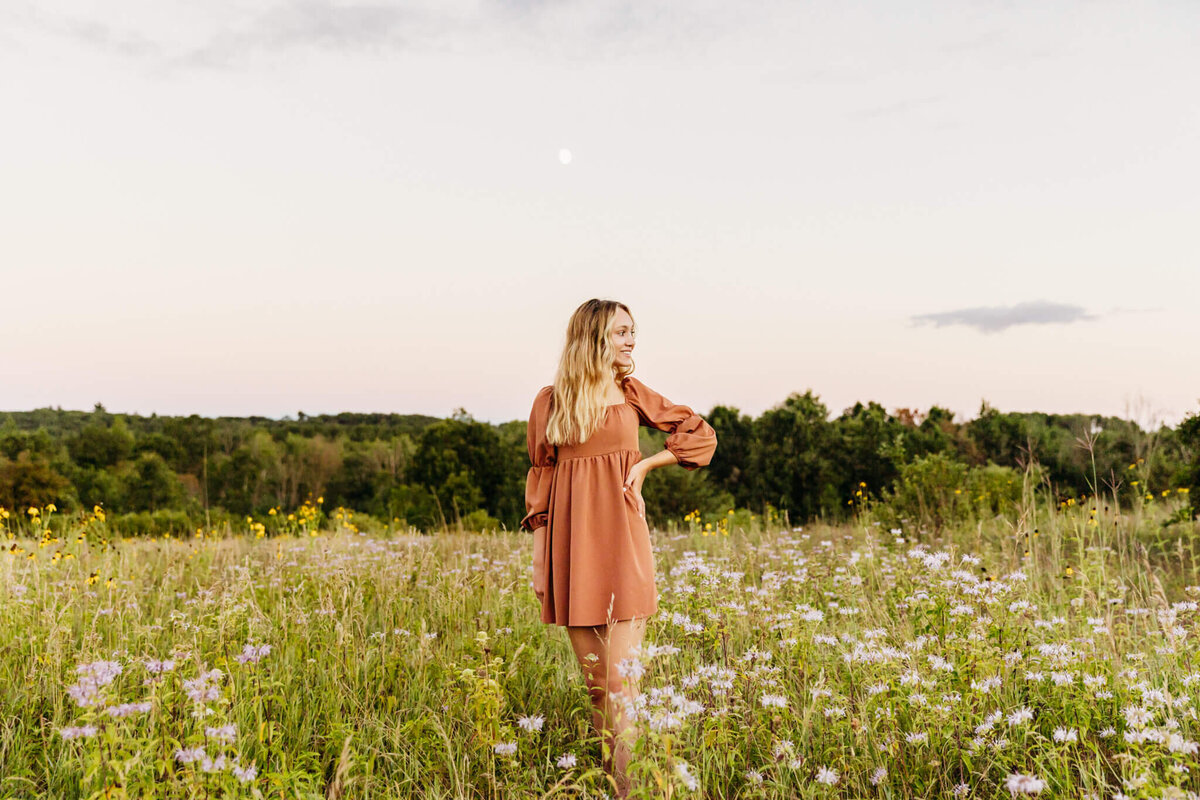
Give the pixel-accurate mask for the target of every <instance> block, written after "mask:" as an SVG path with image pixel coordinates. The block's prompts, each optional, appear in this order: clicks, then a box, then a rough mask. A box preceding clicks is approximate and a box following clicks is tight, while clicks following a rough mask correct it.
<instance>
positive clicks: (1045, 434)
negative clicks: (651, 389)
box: [0, 391, 1200, 531]
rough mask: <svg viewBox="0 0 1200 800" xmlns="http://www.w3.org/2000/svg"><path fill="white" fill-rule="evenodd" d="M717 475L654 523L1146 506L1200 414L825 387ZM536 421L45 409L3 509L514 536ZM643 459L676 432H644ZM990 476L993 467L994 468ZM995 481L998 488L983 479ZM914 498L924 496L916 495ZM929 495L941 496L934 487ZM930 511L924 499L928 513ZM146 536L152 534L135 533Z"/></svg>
mask: <svg viewBox="0 0 1200 800" xmlns="http://www.w3.org/2000/svg"><path fill="white" fill-rule="evenodd" d="M701 415H702V416H703V417H704V418H705V419H706V420H707V421H708V422H709V423H710V424H711V425H712V426H713V428H714V429H715V430H716V431H717V437H718V447H717V452H716V455H715V456H714V458H713V460H712V463H711V464H710V465H709V467H708V468H706V469H702V470H696V471H687V470H682V469H661V470H654V471H653V472H652V473H651V474H650V475H649V476H648V478H647V480H646V484H645V487H644V491H643V494H644V496H645V498H646V503H647V514H648V517H649V518H650V519H651V521H652V522H658V523H661V522H663V521H665V520H667V519H681V518H682V517H683V516H684V515H686V514H688V513H689V512H692V511H695V510H699V511H700V512H701V513H702V514H704V515H714V514H724V513H727V512H728V510H730V509H748V510H750V511H753V512H756V513H764V512H765V511H767V510H768V509H770V510H771V511H772V512H776V511H777V512H779V513H785V512H786V514H787V515H788V518H789V519H790V520H791V521H793V522H802V521H804V520H809V519H813V518H817V517H821V518H826V519H836V518H839V517H842V516H844V515H846V514H848V513H850V512H851V511H852V510H853V507H854V504H855V502H856V499H857V500H862V499H865V498H875V499H882V498H896V497H898V496H902V495H903V493H904V492H905V491H906V490H912V486H913V484H912V482H913V481H914V480H921V481H926V482H928V481H929V480H931V479H932V478H931V477H930V476H935V475H936V476H940V477H937V480H940V481H942V482H943V483H944V482H946V481H950V482H958V483H961V484H962V485H963V486H967V485H968V483H970V481H969V480H968V479H969V478H970V476H972V475H978V476H985V475H990V476H991V478H990V480H991V484H988V485H991V486H992V488H991V489H987V488H983V489H981V488H979V487H981V486H984V485H985V483H986V481H985V482H984V483H980V482H979V481H978V480H976V481H975V482H974V483H970V488H971V489H972V491H975V492H976V493H977V494H978V495H979V496H983V495H986V494H988V493H989V492H996V493H1000V492H1001V490H1000V489H998V488H996V487H998V486H1000V485H1007V484H1011V483H1012V481H1013V475H1015V474H1017V472H1018V471H1022V470H1024V469H1025V467H1026V466H1027V465H1030V464H1036V465H1037V469H1038V475H1039V478H1040V480H1042V481H1043V482H1044V483H1045V485H1046V486H1047V487H1049V488H1050V489H1051V490H1052V491H1053V492H1054V493H1055V494H1056V495H1058V496H1061V497H1064V498H1066V497H1074V496H1080V495H1085V494H1088V493H1089V492H1092V491H1100V490H1101V489H1104V490H1105V491H1108V492H1111V493H1114V495H1115V496H1117V497H1120V496H1122V495H1124V496H1127V497H1128V498H1130V499H1131V500H1132V499H1137V498H1141V497H1142V496H1143V495H1147V494H1149V493H1154V492H1162V491H1168V490H1174V489H1181V490H1183V491H1186V490H1187V489H1190V488H1195V491H1192V492H1191V494H1190V497H1191V502H1192V504H1193V505H1195V504H1196V503H1197V502H1200V486H1198V485H1200V416H1198V415H1197V414H1192V415H1190V416H1189V417H1188V418H1187V419H1185V420H1184V421H1183V422H1182V423H1181V424H1180V425H1179V426H1178V427H1176V428H1171V427H1169V426H1161V427H1159V428H1158V429H1157V430H1152V431H1151V430H1143V429H1142V428H1141V427H1140V426H1139V425H1138V424H1137V423H1135V422H1132V421H1130V420H1125V419H1121V418H1117V417H1106V416H1097V415H1087V414H1042V413H1002V412H1000V411H997V410H996V409H995V408H992V407H990V406H989V405H988V404H987V403H984V404H983V405H982V407H981V408H980V411H979V414H978V415H977V416H976V417H975V418H974V419H970V420H966V421H958V420H955V419H954V415H953V414H952V413H951V412H949V411H947V410H945V409H942V408H939V407H937V406H934V407H931V408H930V409H929V410H928V411H926V412H920V411H917V410H913V409H897V410H896V411H894V412H888V411H886V410H885V409H884V407H883V406H881V405H879V404H878V403H874V402H871V403H867V404H863V403H856V404H855V405H854V406H852V407H850V408H847V409H845V410H844V411H842V412H841V414H840V415H838V416H833V415H832V414H831V413H830V410H829V409H828V408H827V407H826V405H825V404H824V403H823V402H821V400H820V398H819V397H818V396H817V395H815V394H813V393H812V392H811V391H809V392H805V393H804V394H800V393H793V394H791V395H790V396H789V397H788V398H787V399H786V400H784V401H783V402H782V403H779V404H777V405H776V406H774V407H773V408H771V409H768V410H767V411H764V412H763V413H762V414H760V415H759V416H758V417H751V416H748V415H746V414H742V413H741V412H740V411H739V410H738V409H737V408H733V407H729V406H724V405H718V406H715V407H714V408H712V409H711V410H710V411H708V413H703V412H701ZM525 428H526V423H525V421H524V420H514V421H510V422H505V423H502V424H498V425H495V424H489V423H486V422H480V421H478V420H475V419H474V418H472V417H471V415H470V414H468V413H467V412H466V410H465V409H461V408H460V409H458V410H456V411H455V413H454V414H453V415H452V416H450V417H449V418H445V419H440V418H437V417H430V416H425V415H411V414H352V413H343V414H335V415H316V416H310V415H305V414H303V413H300V414H299V415H298V416H297V418H295V419H292V418H284V419H280V420H277V419H271V418H266V417H246V418H233V417H220V418H207V417H201V416H198V415H191V416H187V417H160V416H158V415H150V416H141V415H130V414H113V413H110V412H108V411H107V410H105V408H104V407H103V406H102V405H100V404H97V405H96V407H95V408H94V409H93V410H92V411H90V412H85V411H69V410H63V409H61V408H58V409H49V408H46V409H38V410H36V411H29V412H10V413H7V414H3V415H0V507H5V508H8V509H14V510H23V509H26V508H28V507H35V506H45V505H46V504H48V503H53V504H55V505H56V506H57V507H58V508H59V509H61V510H63V511H71V510H76V509H85V510H87V509H92V508H93V507H94V506H97V505H99V506H101V507H103V508H104V509H105V511H106V513H107V514H109V515H110V518H111V516H112V515H117V517H116V518H117V519H120V516H119V515H122V514H125V515H139V516H136V517H133V518H134V519H136V520H138V521H139V524H141V525H142V527H153V526H155V525H159V526H166V527H172V526H182V525H194V524H197V523H198V522H202V521H203V520H206V519H207V520H210V521H211V519H212V518H213V516H214V515H215V516H216V517H217V518H218V519H239V518H241V517H243V516H262V515H266V514H269V513H271V510H272V509H275V510H277V511H286V510H288V509H295V508H297V507H299V506H300V505H301V504H302V503H303V502H305V501H306V500H308V501H310V502H311V501H313V500H314V498H319V499H321V500H322V501H323V503H324V507H325V508H327V509H330V508H334V507H343V508H347V509H353V510H354V511H355V512H358V513H359V514H367V515H369V516H370V518H371V519H374V520H379V521H386V522H388V523H391V524H400V525H405V526H414V527H416V528H419V529H421V530H426V531H428V530H434V529H438V528H441V527H443V526H447V525H454V524H461V525H463V526H465V527H469V528H474V529H482V528H489V527H495V528H501V527H507V528H509V529H512V528H515V527H516V526H517V525H518V523H519V521H520V519H521V517H522V516H523V515H524V513H525V509H524V489H525V475H526V472H527V470H528V468H529V459H528V455H527V452H526V444H525ZM639 436H640V437H641V447H642V449H643V452H644V453H647V454H649V453H652V452H655V451H656V450H658V449H661V448H662V446H663V441H664V439H665V438H666V434H664V433H662V432H661V431H656V430H650V429H647V428H642V429H640V434H639ZM989 470H990V472H988V471H989ZM981 480H982V478H981ZM906 487H907V489H906ZM916 491H918V492H920V491H924V490H922V489H920V487H918V488H917V489H916ZM922 502H924V501H922ZM133 527H137V526H136V525H135V526H133Z"/></svg>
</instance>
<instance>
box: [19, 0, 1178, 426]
mask: <svg viewBox="0 0 1200 800" xmlns="http://www.w3.org/2000/svg"><path fill="white" fill-rule="evenodd" d="M1198 74H1200V4H1196V3H1194V2H1191V1H1190V0H1178V1H1177V2H1138V3H1133V2H1127V3H1116V2H1086V3H1084V2H1036V3H1034V2H1030V3H1010V2H962V1H961V0H958V1H957V2H945V3H935V2H925V1H924V0H914V2H909V3H897V2H891V1H890V0H878V1H877V2H828V3H803V4H802V3H795V2H744V1H740V2H728V1H727V2H724V3H716V2H710V1H709V0H700V1H698V2H691V1H689V2H682V1H680V2H671V3H668V2H659V1H658V0H639V1H638V2H540V1H534V2H519V1H518V0H509V2H499V3H491V2H457V0H426V1H424V2H415V3H387V2H383V1H382V0H375V2H371V3H365V2H362V3H348V2H329V1H328V0H303V1H297V0H272V1H271V2H263V1H262V0H252V1H251V0H246V1H244V2H233V1H232V0H205V1H204V2H193V3H181V2H176V1H175V0H144V1H140V2H130V1H128V0H126V1H122V2H118V1H116V0H110V2H104V3H97V2H68V0H37V2H27V1H26V0H15V2H14V0H6V2H4V3H3V4H2V5H0V103H2V108H3V109H4V112H3V124H2V125H0V291H2V292H3V296H4V298H5V301H6V302H4V304H3V306H2V309H3V310H2V312H0V410H27V409H32V408H36V407H43V406H47V405H52V406H62V407H64V408H79V409H90V408H91V407H92V405H93V404H95V403H96V402H102V403H104V405H105V406H106V407H107V408H108V409H109V410H110V411H119V412H139V413H143V414H148V413H150V412H155V411H156V412H158V413H160V414H188V413H193V412H194V413H199V414H204V415H247V414H260V415H265V416H273V417H278V416H282V415H284V414H290V415H293V416H294V415H295V414H296V412H297V411H300V410H303V411H304V412H305V413H309V414H316V413H325V412H328V413H333V412H337V411H388V412H398V413H424V414H432V415H436V416H448V415H449V414H450V413H452V411H453V410H454V409H455V408H456V407H459V406H463V407H465V408H466V409H467V411H469V412H470V413H471V414H473V415H474V416H475V417H476V418H477V419H481V420H487V421H491V422H501V421H505V420H509V419H518V418H519V419H524V418H525V417H527V416H528V413H529V406H530V404H531V402H532V400H533V396H534V394H535V393H536V392H537V389H538V388H539V387H541V386H543V385H545V384H547V383H549V382H550V381H551V380H552V378H553V372H554V368H555V366H556V363H557V359H558V353H559V350H560V348H561V346H562V340H563V335H564V331H565V326H566V322H567V319H568V317H569V316H570V314H571V312H572V311H573V310H574V308H575V307H576V306H577V305H578V304H579V303H581V302H583V301H584V300H586V299H588V298H591V297H602V298H611V299H619V300H621V301H623V302H625V303H626V304H628V305H629V306H630V308H631V309H632V311H633V314H634V318H635V320H636V322H637V324H638V328H639V333H640V336H639V340H638V345H637V348H636V350H635V352H634V358H635V360H636V362H637V372H636V373H635V374H636V375H638V377H640V378H641V379H642V380H643V381H644V382H645V383H647V384H648V385H650V386H651V387H654V388H656V389H657V390H659V391H660V392H662V393H663V394H665V395H667V397H668V398H669V399H671V400H673V401H676V402H682V403H686V404H688V405H691V406H693V407H694V408H696V409H697V410H698V411H700V412H703V411H706V410H708V409H710V408H711V407H712V406H713V405H715V404H717V403H722V404H726V405H731V406H736V407H738V408H740V409H741V410H742V411H743V412H744V413H747V414H751V415H758V414H760V413H762V412H763V411H764V410H766V409H767V408H769V407H771V406H773V405H775V404H777V403H779V402H781V401H782V400H783V399H784V398H786V397H787V395H788V394H789V393H790V392H793V391H796V392H803V391H805V390H807V389H812V390H813V391H814V392H816V393H817V394H819V395H820V396H821V398H822V400H823V401H824V402H825V403H826V404H827V405H828V406H829V407H830V409H831V411H832V413H833V414H834V415H836V414H838V413H840V412H841V410H842V409H844V408H845V407H847V406H849V405H852V404H853V403H854V402H855V401H856V400H863V401H864V402H865V401H867V400H876V401H878V402H880V403H882V404H883V405H884V406H885V407H887V408H888V409H889V410H894V409H895V408H897V407H905V406H906V407H917V408H920V409H922V410H924V409H927V408H928V407H929V406H930V405H931V404H938V405H941V406H943V407H946V408H950V409H952V410H953V411H955V412H956V413H958V414H959V415H960V416H961V418H969V417H973V416H974V415H975V414H976V413H977V411H978V409H979V405H980V401H981V400H984V399H986V400H987V401H988V402H989V403H991V404H992V405H993V406H996V407H997V408H999V409H1001V410H1004V411H1031V410H1039V411H1047V412H1075V411H1079V412H1095V413H1103V414H1115V415H1119V416H1126V415H1130V414H1132V415H1134V416H1135V417H1138V416H1140V417H1141V420H1140V421H1143V422H1146V421H1150V420H1151V419H1155V418H1156V419H1158V420H1164V421H1167V422H1169V423H1172V424H1174V423H1175V422H1177V421H1178V419H1180V418H1181V417H1182V416H1183V415H1184V414H1186V413H1188V412H1190V411H1196V410H1200V380H1198V379H1197V377H1196V372H1195V369H1194V364H1195V360H1196V359H1195V356H1196V347H1197V343H1200V313H1198V312H1197V298H1200V235H1198V234H1197V229H1198V227H1200V226H1198V224H1197V220H1200V102H1198V100H1197V93H1196V91H1195V76H1196V75H1198ZM563 149H568V150H569V151H570V153H571V159H570V162H569V163H568V164H564V163H563V160H562V159H560V151H561V150H563Z"/></svg>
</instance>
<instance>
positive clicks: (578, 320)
mask: <svg viewBox="0 0 1200 800" xmlns="http://www.w3.org/2000/svg"><path fill="white" fill-rule="evenodd" d="M617 309H621V310H623V311H624V312H625V313H626V314H629V319H630V320H632V319H633V313H632V312H631V311H630V310H629V307H628V306H626V305H625V304H624V303H620V302H617V301H616V300H596V299H592V300H588V301H586V302H584V303H583V304H582V305H580V306H579V308H577V309H575V312H574V313H573V314H571V319H570V321H568V322H567V340H566V343H565V344H564V345H563V351H562V355H561V356H560V357H559V360H558V370H557V371H556V372H555V374H554V387H553V392H552V394H551V401H550V414H549V416H548V417H547V420H546V440H547V441H548V442H550V443H551V444H555V445H561V444H578V443H580V442H586V441H587V440H588V439H589V438H590V437H591V435H592V434H593V433H595V432H596V429H597V428H599V427H600V424H601V423H602V422H603V421H604V412H605V406H606V405H607V404H606V403H605V399H606V398H605V395H607V394H608V384H609V383H611V382H612V381H614V380H615V381H624V380H625V378H626V377H627V376H628V375H630V374H632V373H633V369H634V368H633V365H630V366H628V367H626V366H624V365H618V364H616V363H615V362H616V359H617V351H616V349H615V348H614V347H613V345H612V339H611V338H610V336H609V329H610V327H611V326H612V321H613V317H615V316H616V315H617ZM633 330H634V332H635V333H636V331H637V325H636V324H635V325H634V326H633Z"/></svg>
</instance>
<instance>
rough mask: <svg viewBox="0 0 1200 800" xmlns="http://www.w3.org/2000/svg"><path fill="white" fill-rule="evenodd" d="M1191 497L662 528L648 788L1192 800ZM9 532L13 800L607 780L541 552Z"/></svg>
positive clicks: (1194, 595) (562, 786) (36, 513)
mask: <svg viewBox="0 0 1200 800" xmlns="http://www.w3.org/2000/svg"><path fill="white" fill-rule="evenodd" d="M1187 499H1188V498H1187V496H1186V494H1184V493H1183V492H1182V491H1174V490H1172V491H1169V492H1165V493H1163V494H1162V495H1151V496H1148V498H1147V499H1144V500H1143V501H1142V502H1140V503H1138V504H1136V505H1134V506H1132V507H1117V506H1116V504H1115V503H1114V502H1113V501H1112V499H1111V498H1110V499H1107V500H1106V499H1105V498H1103V497H1101V498H1099V499H1097V498H1094V497H1093V498H1087V497H1084V498H1070V499H1069V501H1060V500H1059V499H1057V498H1053V499H1051V498H1048V497H1041V496H1040V492H1039V491H1037V490H1036V489H1035V487H1030V486H1027V487H1026V488H1025V492H1024V497H1023V500H1022V502H1021V503H1019V504H1018V506H1017V507H1016V508H1015V509H1014V510H1013V511H1012V512H1011V513H1005V514H1002V515H986V514H978V515H974V516H972V517H971V518H970V519H969V520H965V521H964V520H958V521H956V522H954V523H953V524H952V525H947V526H933V525H930V524H928V522H921V521H918V520H910V519H901V518H897V517H895V516H894V515H893V514H891V513H890V512H889V509H887V508H884V507H872V506H871V505H869V504H866V503H864V504H863V505H862V506H861V507H860V508H858V510H857V513H856V515H855V517H854V521H853V522H851V523H847V524H842V525H838V526H826V525H820V524H815V525H811V526H808V525H806V526H794V525H789V524H786V523H784V522H783V521H782V520H779V519H777V518H775V517H774V516H773V515H769V516H768V518H767V519H765V520H764V519H762V518H759V517H754V518H750V516H749V515H748V514H743V513H742V512H738V513H737V514H736V515H735V514H733V513H732V512H731V513H730V514H728V515H726V516H724V517H720V518H715V519H714V518H706V517H703V516H702V515H699V514H692V515H688V517H687V519H686V520H681V521H680V522H679V523H677V524H672V525H670V526H668V527H667V529H666V530H663V529H656V530H655V531H654V533H653V535H654V544H655V553H656V556H655V557H656V566H657V571H658V588H659V593H660V611H659V613H658V615H657V616H656V617H654V618H653V619H652V620H651V622H650V624H649V626H648V630H647V635H646V640H645V642H644V645H643V647H642V649H641V652H640V653H638V654H637V656H636V657H635V658H633V659H630V660H628V661H626V662H625V663H623V664H622V665H621V668H622V670H623V671H625V672H626V673H627V674H629V675H632V676H636V677H638V678H639V688H640V690H641V694H640V695H639V696H638V697H637V698H636V699H635V700H634V702H633V710H634V712H635V713H636V715H637V718H638V721H639V722H638V724H639V726H640V729H641V731H640V736H639V738H638V740H637V742H636V744H635V746H634V759H633V762H632V764H631V774H632V775H633V779H634V782H635V786H637V789H636V790H635V792H634V794H633V796H635V797H639V796H640V797H680V798H683V797H711V798H733V797H739V798H792V797H806V798H807V797H813V798H829V797H893V798H909V797H987V798H1000V797H1003V798H1008V797H1012V796H1041V797H1056V798H1057V797H1065V798H1112V797H1118V798H1120V797H1129V798H1151V797H1153V798H1159V797H1165V798H1172V797H1195V796H1197V795H1196V794H1195V792H1198V791H1200V769H1198V767H1200V764H1198V762H1197V758H1198V752H1197V751H1198V745H1197V740H1198V739H1200V730H1198V726H1200V722H1198V721H1197V707H1198V706H1200V664H1197V663H1196V658H1195V655H1194V654H1195V645H1194V642H1195V637H1196V635H1197V620H1198V618H1200V617H1198V611H1197V601H1198V600H1200V575H1197V563H1196V537H1197V533H1198V531H1197V523H1196V522H1194V521H1191V519H1190V514H1189V513H1180V512H1181V510H1182V509H1183V508H1184V507H1185V506H1186V503H1187ZM339 516H341V515H339ZM3 524H4V528H3V531H4V535H5V537H6V540H5V550H6V554H7V557H6V558H5V559H4V560H3V565H2V571H3V578H2V581H0V597H2V598H3V604H2V605H0V614H2V615H3V616H2V620H0V622H2V624H0V649H2V652H3V657H2V658H0V669H2V673H0V697H2V698H3V708H2V709H0V710H2V715H0V718H2V722H3V727H2V728H0V796H2V797H20V798H25V797H27V798H33V797H55V798H76V797H86V798H99V797H103V798H115V797H155V798H224V797H229V798H233V797H271V798H276V797H278V798H310V797H311V798H392V797H419V798H442V797H445V798H459V797H462V798H534V797H539V798H540V797H545V796H552V797H589V798H591V797H602V796H604V794H605V793H606V792H608V793H611V791H612V789H611V786H610V785H609V784H608V783H607V781H606V776H605V775H604V773H603V770H602V769H601V767H600V764H601V761H600V756H601V754H600V742H599V739H598V737H595V736H594V735H593V732H592V730H591V707H590V703H589V701H588V698H587V694H586V690H585V687H584V681H583V676H582V671H581V670H580V668H579V666H578V663H577V662H576V661H575V658H574V655H573V654H572V652H571V648H570V645H569V643H568V640H567V637H566V635H565V631H564V630H563V629H561V628H558V627H555V626H546V625H543V624H542V623H541V622H540V621H539V620H538V606H537V601H536V600H535V598H534V595H533V592H532V589H531V587H530V574H531V544H532V537H530V536H529V535H528V534H526V533H521V532H517V533H512V532H482V533H468V534H446V535H438V536H423V535H409V534H405V533H403V532H397V531H392V532H385V533H382V534H379V533H374V534H371V535H367V534H365V533H363V532H360V531H357V530H356V529H355V527H354V525H353V524H352V522H351V518H350V515H348V514H347V515H345V516H342V518H340V519H333V520H329V521H327V522H326V521H324V520H323V518H322V524H321V525H320V526H319V527H316V526H314V527H310V526H307V525H305V526H300V527H297V528H295V530H293V531H292V532H290V533H289V532H276V533H271V532H268V531H267V530H265V529H264V528H263V526H262V525H261V523H258V524H256V523H254V522H253V521H252V520H251V521H248V522H247V524H246V529H245V530H244V531H228V530H226V531H221V532H214V531H209V530H204V529H201V530H199V531H191V532H188V533H186V534H185V535H181V536H178V537H158V538H149V537H145V538H133V537H128V538H123V539H118V538H116V537H115V536H112V535H110V532H109V531H108V530H107V529H106V523H105V521H104V519H103V513H102V512H101V511H99V510H98V509H97V511H96V512H95V513H92V514H86V515H80V516H78V517H77V518H74V519H66V518H64V516H63V515H61V514H56V513H55V510H54V509H53V508H52V507H51V508H41V509H29V510H22V511H21V512H20V513H18V512H16V511H12V510H10V511H9V512H7V519H4V520H3ZM256 525H257V527H256Z"/></svg>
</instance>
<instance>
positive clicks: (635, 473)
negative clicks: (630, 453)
mask: <svg viewBox="0 0 1200 800" xmlns="http://www.w3.org/2000/svg"><path fill="white" fill-rule="evenodd" d="M678 463H679V459H678V458H676V456H675V454H674V453H672V452H671V451H670V450H662V451H660V452H658V453H655V454H654V455H652V456H650V457H649V458H643V459H642V460H641V461H639V462H637V463H636V464H634V465H633V466H632V467H630V468H629V474H628V475H627V476H625V485H624V486H622V487H621V489H622V490H623V491H626V492H633V499H634V501H635V502H636V503H637V510H638V516H639V517H642V518H645V516H646V501H645V499H644V498H643V497H642V483H643V482H644V481H645V480H646V475H647V474H648V473H649V472H650V470H652V469H658V468H659V467H666V466H669V465H671V464H678Z"/></svg>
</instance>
